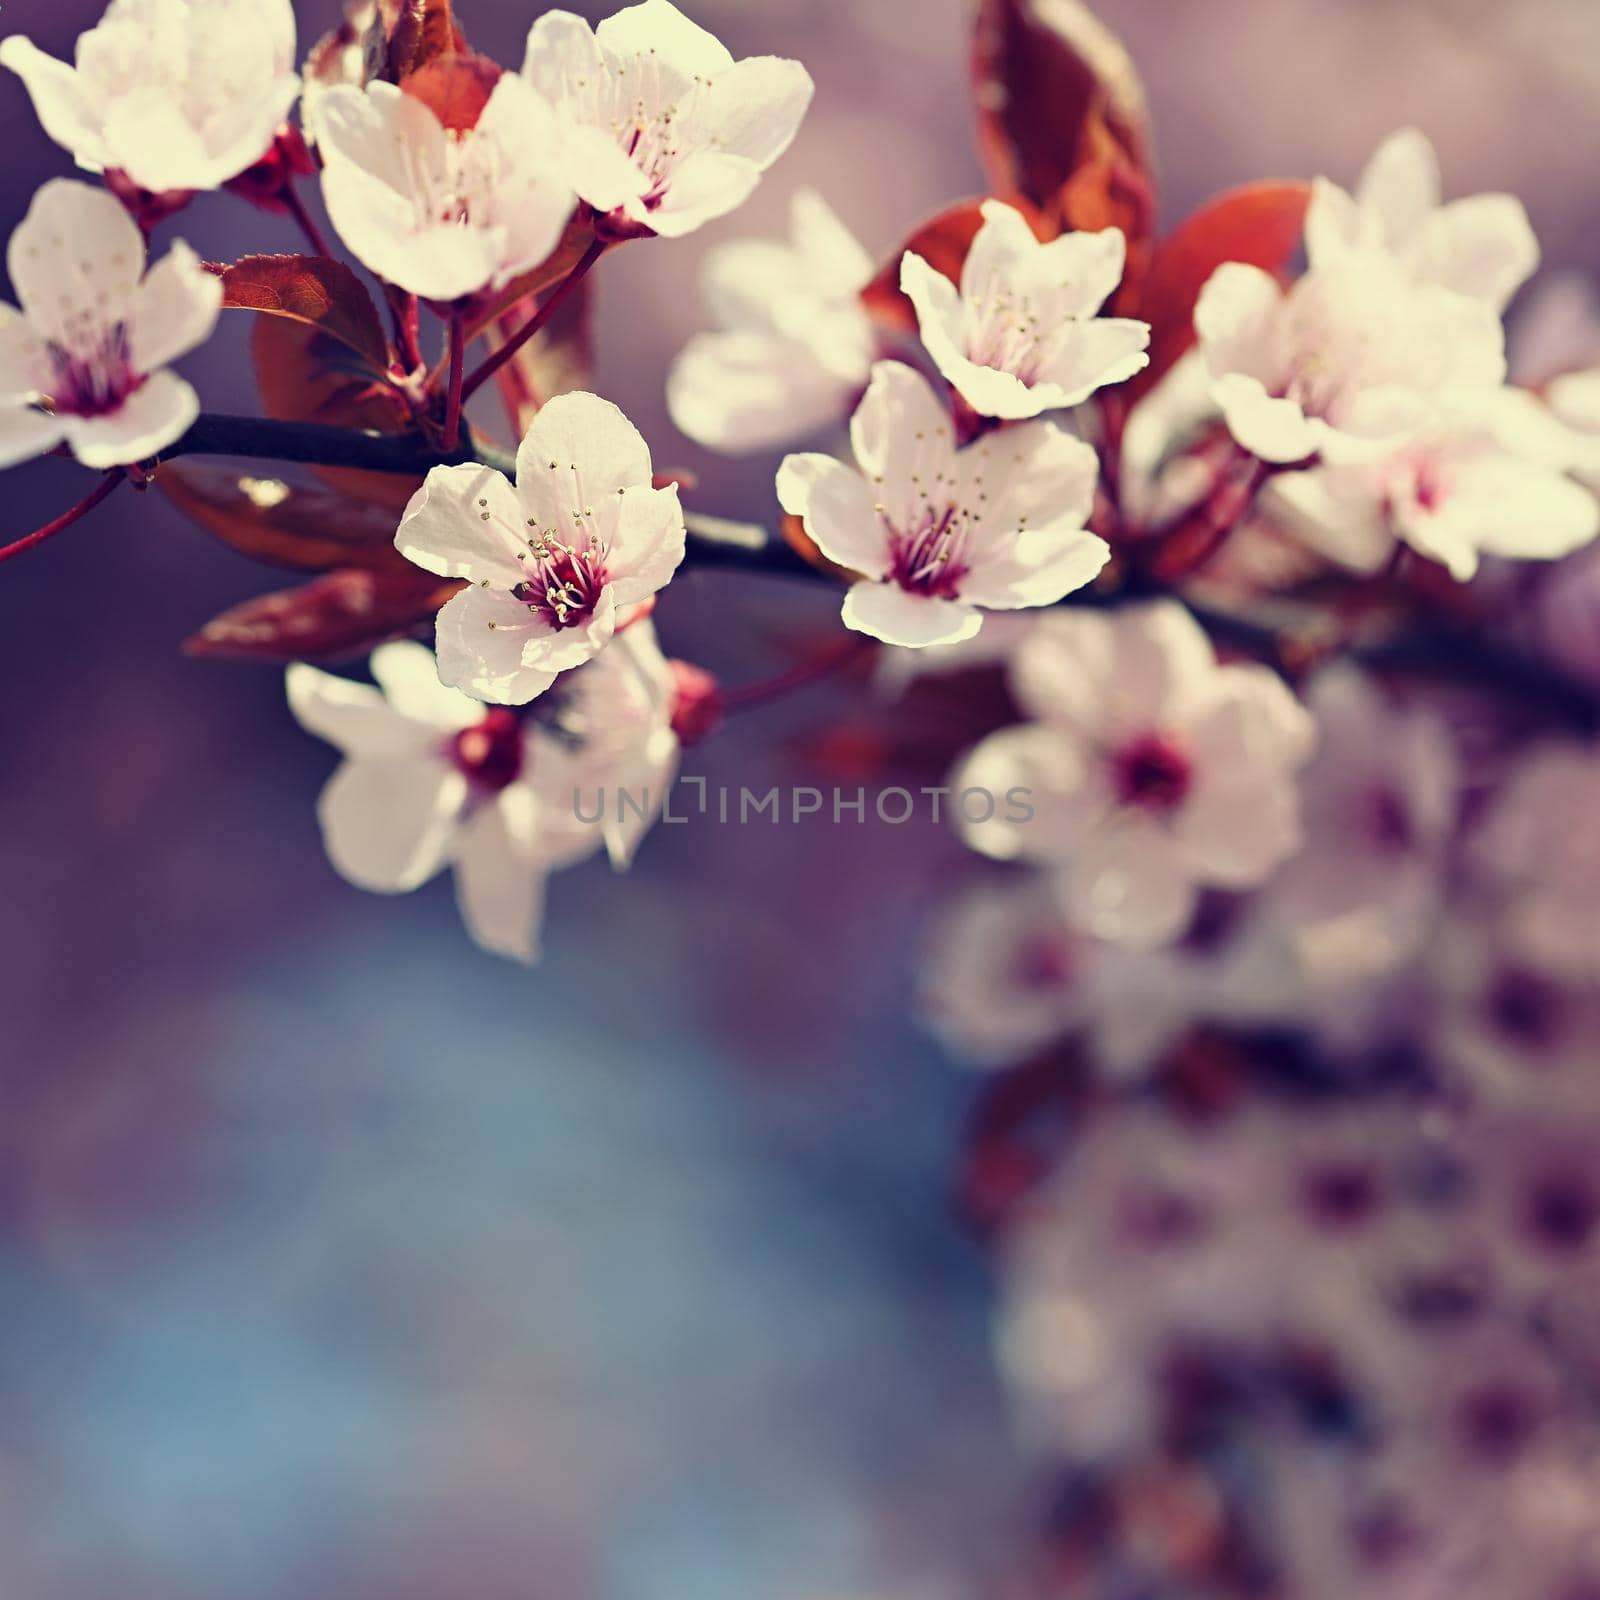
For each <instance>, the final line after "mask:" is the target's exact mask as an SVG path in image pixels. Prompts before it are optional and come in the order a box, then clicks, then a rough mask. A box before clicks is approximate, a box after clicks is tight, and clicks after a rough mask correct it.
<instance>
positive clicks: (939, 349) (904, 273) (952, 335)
mask: <svg viewBox="0 0 1600 1600" xmlns="http://www.w3.org/2000/svg"><path fill="white" fill-rule="evenodd" d="M900 288H901V290H902V291H903V292H904V293H905V295H906V296H907V297H908V298H909V299H910V301H911V304H912V305H913V306H914V307H915V308H916V313H917V322H918V325H919V329H920V332H921V334H922V342H923V344H924V345H926V346H927V350H928V354H929V355H931V356H932V357H933V359H934V361H935V363H936V364H937V365H938V368H939V370H940V371H941V372H942V373H944V375H945V376H946V377H947V378H948V377H951V371H950V368H951V367H952V366H956V365H962V364H964V365H970V364H971V363H969V362H967V359H966V350H965V343H966V309H965V307H964V306H963V305H962V301H961V293H960V291H959V290H958V289H957V288H956V286H955V285H954V284H953V283H952V282H951V281H950V280H949V279H948V278H947V277H945V275H944V274H943V273H942V272H939V271H937V270H936V269H935V268H934V267H933V266H932V265H930V264H929V263H928V262H927V261H925V260H924V259H923V258H922V257H921V256H919V255H918V254H917V253H916V252H915V251H914V250H907V251H906V253H905V255H904V256H903V257H901V260H900Z"/></svg>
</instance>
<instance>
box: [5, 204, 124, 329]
mask: <svg viewBox="0 0 1600 1600" xmlns="http://www.w3.org/2000/svg"><path fill="white" fill-rule="evenodd" d="M6 270H7V271H8V272H9V273H10V274H11V283H12V287H13V288H14V289H15V290H16V292H17V299H18V301H19V302H20V303H21V306H22V309H23V311H24V312H25V313H26V314H27V317H28V320H29V321H30V322H31V323H32V324H33V328H34V331H35V332H36V333H38V334H39V335H41V336H42V337H43V338H46V339H56V340H60V341H62V342H64V343H69V344H73V345H76V344H77V343H78V340H80V339H81V338H82V329H81V328H73V327H72V326H71V324H72V319H73V318H74V317H75V316H77V315H80V314H81V315H84V316H87V317H90V318H92V319H93V324H94V326H96V327H100V328H106V329H109V328H110V327H112V326H113V325H114V324H116V323H118V322H121V321H123V320H124V319H125V318H126V317H127V315H128V311H129V309H130V306H131V305H132V302H133V295H134V289H135V286H136V285H137V284H138V282H139V276H140V274H141V273H142V272H143V270H144V239H143V238H142V237H141V235H140V233H139V229H138V227H137V225H136V224H135V223H134V222H133V220H132V218H130V217H129V216H128V213H127V212H126V211H124V210H123V209H122V206H121V204H120V202H118V201H117V200H116V199H115V198H114V197H113V196H112V195H111V194H109V193H108V192H107V191H106V190H104V189H97V188H95V187H93V186H92V185H90V184H87V183H79V182H76V181H75V180H74V179H71V178H52V179H51V180H50V182H48V183H47V184H45V185H44V186H43V187H42V188H41V189H40V190H39V191H38V192H37V193H36V194H35V195H34V197H33V200H32V202H31V204H30V205H29V206H28V213H27V215H26V216H25V217H24V218H23V219H22V221H21V222H20V223H18V224H17V229H16V232H14V233H13V234H12V235H11V243H10V246H9V248H8V249H7V251H6ZM69 329H70V332H71V333H72V334H74V335H76V337H75V338H72V337H69Z"/></svg>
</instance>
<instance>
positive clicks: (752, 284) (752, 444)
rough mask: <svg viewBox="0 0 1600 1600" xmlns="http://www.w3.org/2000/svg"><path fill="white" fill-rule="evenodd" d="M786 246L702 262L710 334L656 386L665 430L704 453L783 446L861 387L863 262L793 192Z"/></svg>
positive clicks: (742, 245)
mask: <svg viewBox="0 0 1600 1600" xmlns="http://www.w3.org/2000/svg"><path fill="white" fill-rule="evenodd" d="M790 216H791V227H790V239H789V242H787V243H783V242H780V241H778V240H765V239H763V240H740V241H737V242H735V243H733V244H725V245H722V246H720V247H719V248H718V249H716V250H714V251H712V253H711V255H710V256H709V257H708V258H707V261H706V266H705V272H704V276H703V279H702V292H703V294H704V297H705V301H706V305H707V308H708V309H709V311H710V313H711V316H712V318H713V319H714V320H715V322H716V323H717V325H718V329H719V331H717V332H714V333H702V334H697V335H696V336H695V337H694V338H692V339H691V340H690V341H689V342H688V344H686V345H685V346H684V348H683V350H682V352H681V353H680V354H679V356H678V359H677V360H676V361H675V362H674V363H673V367H672V372H671V375H670V376H669V378H668V380H667V403H668V405H669V406H670V407H671V410H672V420H673V421H674V422H675V423H676V424H677V425H678V427H679V428H680V429H682V430H683V432H684V433H686V434H688V436H689V437H690V438H691V439H693V440H695V441H696V443H698V444H703V445H705V446H706V447H707V449H711V450H721V451H726V452H729V453H738V452H742V451H750V450H766V449H770V448H771V447H773V446H775V445H780V444H788V443H791V442H792V441H794V440H796V439H801V438H804V437H805V436H806V435H807V434H811V433H815V432H816V431H817V430H818V429H819V428H823V427H826V426H828V425H830V424H832V423H835V422H837V421H838V420H839V419H840V418H841V417H842V416H844V415H845V414H846V413H847V412H848V411H849V409H850V407H851V405H852V403H853V402H854V401H855V400H856V399H857V398H858V397H859V395H860V394H861V391H862V390H863V389H864V388H865V387H866V384H867V379H868V377H869V376H870V375H871V372H872V361H873V356H874V353H875V351H876V348H877V337H876V335H875V333H874V332H873V327H872V319H871V318H870V317H869V316H868V315H867V311H866V308H865V307H864V306H863V305H862V303H861V291H862V290H863V289H864V288H865V287H866V286H867V283H868V282H869V281H870V279H871V277H872V273H873V265H872V258H871V257H870V256H868V255H867V253H866V251H865V250H863V249H862V247H861V246H860V245H859V244H858V243H857V242H856V240H855V238H854V236H853V235H852V234H851V233H850V231H849V229H847V228H846V227H845V226H844V224H843V223H842V222H840V220H839V219H838V218H837V217H836V216H835V215H834V214H833V212H832V210H831V209H830V208H829V206H828V204H827V202H826V201H825V200H823V198H822V196H821V195H819V194H817V193H816V192H815V191H814V190H811V189H803V190H801V191H800V192H799V193H798V194H796V195H795V197H794V202H793V205H792V207H791V210H790Z"/></svg>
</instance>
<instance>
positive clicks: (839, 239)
mask: <svg viewBox="0 0 1600 1600" xmlns="http://www.w3.org/2000/svg"><path fill="white" fill-rule="evenodd" d="M789 227H790V233H791V234H792V236H793V239H794V247H795V251H796V253H797V254H798V255H799V256H800V257H801V258H802V259H803V261H804V263H805V266H806V268H807V269H808V270H809V273H810V276H811V279H812V281H813V283H814V284H815V285H816V287H817V288H818V289H820V290H821V292H822V294H823V295H824V297H826V298H828V299H846V298H849V297H851V296H853V295H857V294H859V293H860V292H861V291H862V290H863V289H865V288H866V286H867V285H868V284H869V283H871V282H872V275H873V273H874V271H876V263H875V262H874V261H873V259H872V257H871V256H870V255H869V254H868V253H867V251H866V249H865V248H864V247H863V246H862V244H861V242H860V241H859V240H858V239H857V238H856V236H855V235H854V234H853V233H851V231H850V230H849V229H848V228H847V227H846V226H845V225H844V223H843V222H842V221H841V220H840V218H839V215H838V213H837V212H836V211H835V210H834V209H833V207H832V206H830V205H829V204H828V202H827V201H826V200H825V199H824V198H823V197H822V195H821V194H819V193H818V192H817V191H816V190H815V189H796V190H795V193H794V199H793V200H792V201H791V202H790V204H789Z"/></svg>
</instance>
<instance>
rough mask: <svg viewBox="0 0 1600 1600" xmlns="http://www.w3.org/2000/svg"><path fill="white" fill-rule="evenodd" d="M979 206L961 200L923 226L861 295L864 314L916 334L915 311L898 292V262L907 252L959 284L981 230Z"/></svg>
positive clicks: (896, 328)
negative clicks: (974, 240)
mask: <svg viewBox="0 0 1600 1600" xmlns="http://www.w3.org/2000/svg"><path fill="white" fill-rule="evenodd" d="M982 204H983V202H982V201H981V200H962V201H960V202H959V203H958V204H956V205H953V206H951V207H950V208H949V209H948V210H945V211H941V212H940V213H939V214H938V216H936V217H930V218H929V219H928V220H927V221H926V222H924V223H923V224H922V226H921V227H920V228H918V229H917V230H916V231H915V232H914V233H913V234H912V235H911V237H910V238H909V239H907V240H906V242H905V243H904V244H903V245H901V247H900V248H899V249H898V250H896V251H895V253H894V255H893V256H892V257H891V258H890V259H889V261H888V262H887V263H886V264H885V265H884V267H883V268H882V270H881V271H880V272H879V273H878V275H877V277H875V278H874V279H873V280H872V282H871V283H869V284H868V285H867V286H866V288H865V289H863V290H862V291H861V299H862V303H863V304H864V305H865V306H866V308H867V310H868V311H870V312H871V313H872V315H873V316H875V317H877V318H878V319H879V321H881V322H883V323H885V324H886V325H888V326H889V327H891V328H894V329H895V330H897V331H899V332H905V333H914V332H916V327H917V313H916V310H915V308H914V307H913V306H912V304H911V302H910V300H908V299H907V298H906V297H905V295H903V294H902V293H901V292H900V262H901V260H902V259H903V258H904V256H905V253H906V251H908V250H914V251H916V253H917V254H918V255H919V256H921V257H923V259H924V260H926V261H927V263H928V265H929V266H931V267H934V268H936V269H937V270H938V271H940V272H942V273H943V274H944V275H945V277H947V278H949V279H950V280H951V282H953V283H959V282H960V281H961V269H962V267H963V266H965V265H966V260H967V252H968V251H969V250H970V249H971V248H972V241H973V239H974V238H975V237H976V236H977V232H978V229H979V228H981V227H982V226H983V215H982V212H981V210H980V207H981V206H982Z"/></svg>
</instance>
